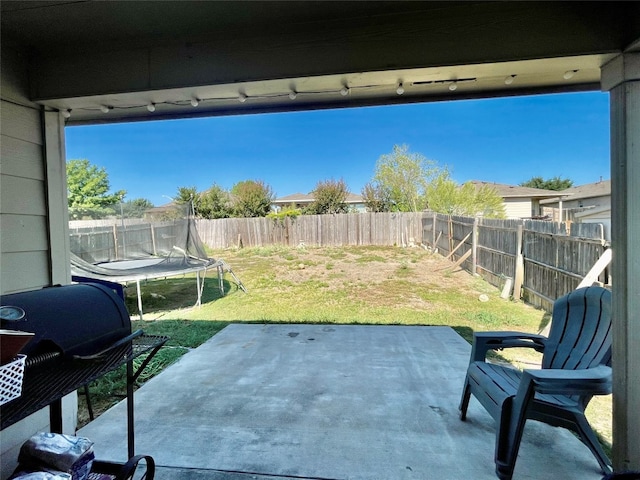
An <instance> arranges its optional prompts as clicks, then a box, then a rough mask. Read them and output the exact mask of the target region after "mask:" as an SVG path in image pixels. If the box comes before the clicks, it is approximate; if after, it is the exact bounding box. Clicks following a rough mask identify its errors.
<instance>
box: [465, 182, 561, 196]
mask: <svg viewBox="0 0 640 480" xmlns="http://www.w3.org/2000/svg"><path fill="white" fill-rule="evenodd" d="M471 183H473V184H474V185H475V186H476V187H484V186H489V187H493V188H495V189H496V191H497V192H498V195H500V196H501V197H502V198H525V197H526V198H537V199H539V200H542V199H544V198H556V197H558V196H559V195H560V192H557V191H555V190H544V189H542V188H531V187H520V186H516V185H505V184H503V183H493V182H483V181H480V180H472V181H471Z"/></svg>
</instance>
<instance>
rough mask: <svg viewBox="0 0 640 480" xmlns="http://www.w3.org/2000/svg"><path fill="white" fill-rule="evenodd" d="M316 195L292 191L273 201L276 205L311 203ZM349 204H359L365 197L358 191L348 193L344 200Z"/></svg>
mask: <svg viewBox="0 0 640 480" xmlns="http://www.w3.org/2000/svg"><path fill="white" fill-rule="evenodd" d="M314 200H315V199H314V197H313V195H312V194H310V193H292V194H291V195H286V196H284V197H280V198H276V199H275V200H274V201H273V204H274V205H279V206H285V205H291V204H295V205H310V204H311V203H313V202H314ZM344 203H346V204H347V205H357V204H361V203H364V198H362V195H358V194H356V193H351V192H349V193H347V198H346V200H345V201H344Z"/></svg>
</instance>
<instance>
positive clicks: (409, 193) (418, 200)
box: [373, 145, 441, 212]
mask: <svg viewBox="0 0 640 480" xmlns="http://www.w3.org/2000/svg"><path fill="white" fill-rule="evenodd" d="M440 171H441V170H440V168H438V166H437V165H436V163H435V162H433V161H431V160H427V159H426V158H425V157H424V156H423V155H421V154H419V153H411V152H409V147H408V146H407V145H400V146H399V145H394V146H393V151H392V152H391V153H390V154H385V155H382V156H381V157H380V158H379V159H378V161H377V163H376V171H375V175H374V177H373V183H374V186H373V189H374V190H373V191H374V192H376V191H377V192H378V193H380V199H385V198H388V199H389V202H390V210H391V211H396V212H418V211H420V210H423V209H424V208H425V198H424V192H425V189H426V187H427V185H428V184H429V182H430V180H431V179H432V178H434V177H435V176H437V174H438V173H439V172H440Z"/></svg>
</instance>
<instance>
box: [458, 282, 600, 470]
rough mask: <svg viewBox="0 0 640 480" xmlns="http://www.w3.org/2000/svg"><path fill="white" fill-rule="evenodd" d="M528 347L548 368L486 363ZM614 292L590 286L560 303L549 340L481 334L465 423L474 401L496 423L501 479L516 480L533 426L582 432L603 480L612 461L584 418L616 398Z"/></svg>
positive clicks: (464, 403) (463, 404)
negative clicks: (493, 353) (592, 404)
mask: <svg viewBox="0 0 640 480" xmlns="http://www.w3.org/2000/svg"><path fill="white" fill-rule="evenodd" d="M512 347H530V348H533V349H535V350H537V351H540V352H543V359H542V369H540V370H529V369H527V370H524V371H520V370H517V369H514V368H510V367H505V366H501V365H496V364H493V363H488V362H486V354H487V352H488V351H489V350H499V349H502V348H512ZM610 362H611V292H609V291H608V290H606V289H605V288H602V287H585V288H580V289H578V290H575V291H573V292H571V293H569V294H568V295H565V296H564V297H562V298H559V299H558V300H557V301H556V302H555V304H554V308H553V315H552V323H551V332H550V334H549V337H548V338H547V337H544V336H542V335H535V334H525V333H519V332H477V333H475V334H474V339H473V347H472V350H471V359H470V362H469V368H468V370H467V376H466V379H465V383H464V389H463V392H462V399H461V401H460V418H461V419H462V420H465V419H466V414H467V407H468V405H469V398H470V396H471V394H473V395H475V396H476V398H477V399H478V400H479V402H480V403H481V404H482V405H483V406H484V408H485V409H486V410H487V411H488V412H489V413H490V414H491V416H492V417H493V418H494V420H495V421H496V423H497V430H496V447H495V463H496V473H497V475H498V478H500V479H502V480H510V479H511V477H512V476H513V469H514V466H515V463H516V458H517V456H518V449H519V447H520V440H521V438H522V432H523V429H524V425H525V422H526V420H527V419H529V418H530V419H534V420H538V421H541V422H545V423H548V424H550V425H554V426H558V427H564V428H567V429H569V430H572V431H573V432H575V433H577V434H578V436H579V438H580V439H581V440H582V442H583V443H584V444H585V445H586V446H587V447H589V449H590V450H591V452H592V453H593V454H594V455H595V457H596V459H597V460H598V463H599V464H600V467H601V468H602V470H603V472H604V473H610V472H611V471H612V470H611V462H610V460H609V458H607V456H606V454H605V453H604V452H603V450H602V448H601V446H600V443H599V442H598V439H597V437H596V435H595V433H594V432H593V430H592V429H591V426H590V425H589V423H588V422H587V419H586V417H585V415H584V410H585V408H586V407H587V404H588V403H589V401H590V400H591V398H592V397H593V395H606V394H609V393H611V368H610Z"/></svg>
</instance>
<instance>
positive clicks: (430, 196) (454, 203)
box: [426, 172, 505, 218]
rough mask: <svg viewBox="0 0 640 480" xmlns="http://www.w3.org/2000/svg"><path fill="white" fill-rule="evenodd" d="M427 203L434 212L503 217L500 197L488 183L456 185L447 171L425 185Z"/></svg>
mask: <svg viewBox="0 0 640 480" xmlns="http://www.w3.org/2000/svg"><path fill="white" fill-rule="evenodd" d="M426 198H427V203H428V205H429V209H431V210H433V211H434V212H438V213H444V214H447V215H463V216H469V217H474V216H477V215H479V216H484V217H487V218H504V217H505V211H504V204H503V200H502V197H501V196H500V195H499V194H498V192H497V191H496V190H495V188H493V187H491V186H489V185H482V186H479V187H476V186H475V185H474V184H473V183H471V182H467V183H465V184H463V185H457V184H456V182H454V181H453V180H452V179H451V178H450V177H449V174H448V173H447V172H442V173H441V174H440V175H438V176H437V177H436V178H435V179H433V181H431V183H430V184H429V185H428V187H427V191H426Z"/></svg>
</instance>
